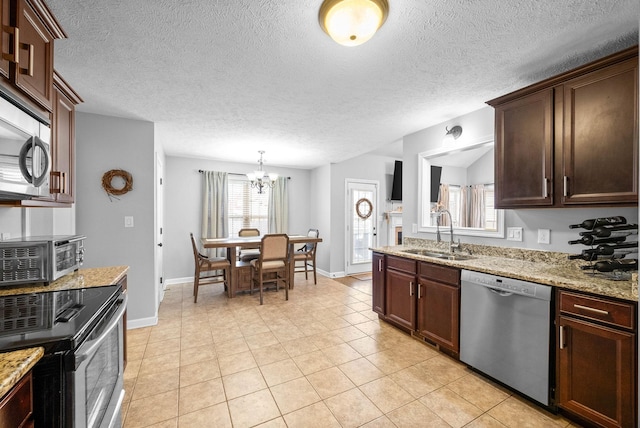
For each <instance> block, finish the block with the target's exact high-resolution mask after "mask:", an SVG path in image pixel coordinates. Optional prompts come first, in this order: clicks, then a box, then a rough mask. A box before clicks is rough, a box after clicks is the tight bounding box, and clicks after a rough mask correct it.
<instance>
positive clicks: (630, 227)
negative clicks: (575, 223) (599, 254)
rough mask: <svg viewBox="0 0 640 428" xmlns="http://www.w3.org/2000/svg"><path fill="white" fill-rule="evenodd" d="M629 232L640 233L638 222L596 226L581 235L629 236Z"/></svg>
mask: <svg viewBox="0 0 640 428" xmlns="http://www.w3.org/2000/svg"><path fill="white" fill-rule="evenodd" d="M629 233H631V234H633V235H637V234H638V225H637V224H618V225H604V226H597V227H594V228H593V230H588V231H585V232H580V234H579V235H580V236H593V237H594V238H608V237H610V236H627V235H628V234H629Z"/></svg>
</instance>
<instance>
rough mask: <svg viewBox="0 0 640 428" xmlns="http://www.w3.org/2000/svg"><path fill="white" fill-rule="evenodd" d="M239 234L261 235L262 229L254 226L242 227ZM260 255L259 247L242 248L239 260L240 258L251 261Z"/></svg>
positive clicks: (243, 235)
mask: <svg viewBox="0 0 640 428" xmlns="http://www.w3.org/2000/svg"><path fill="white" fill-rule="evenodd" d="M238 236H239V237H241V238H242V237H246V236H260V230H258V229H254V228H245V229H240V230H239V231H238ZM259 256H260V249H259V248H258V247H255V248H241V249H240V254H239V256H238V260H240V261H241V262H250V261H251V260H254V259H257V258H258V257H259Z"/></svg>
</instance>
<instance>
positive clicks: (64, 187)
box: [60, 172, 67, 193]
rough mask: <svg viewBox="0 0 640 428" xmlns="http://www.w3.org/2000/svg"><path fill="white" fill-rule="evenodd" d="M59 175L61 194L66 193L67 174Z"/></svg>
mask: <svg viewBox="0 0 640 428" xmlns="http://www.w3.org/2000/svg"><path fill="white" fill-rule="evenodd" d="M60 174H62V192H61V193H67V173H66V172H61V173H60Z"/></svg>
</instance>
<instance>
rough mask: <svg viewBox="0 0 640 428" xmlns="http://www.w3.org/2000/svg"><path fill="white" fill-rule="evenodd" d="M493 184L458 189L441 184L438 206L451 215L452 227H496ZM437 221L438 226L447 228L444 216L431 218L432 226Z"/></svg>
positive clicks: (496, 214)
mask: <svg viewBox="0 0 640 428" xmlns="http://www.w3.org/2000/svg"><path fill="white" fill-rule="evenodd" d="M493 204H494V186H493V184H485V185H482V184H477V185H473V186H464V187H460V186H457V185H449V184H441V185H440V196H439V199H438V205H440V206H443V207H445V208H446V209H447V210H449V212H450V213H451V219H452V220H453V227H472V228H483V226H482V225H484V229H489V230H495V229H497V227H498V213H497V211H496V209H495V207H494V205H493ZM438 220H439V222H440V226H448V225H449V219H448V218H447V217H446V216H440V218H439V219H438V217H433V218H431V220H430V224H431V225H432V226H435V225H436V222H437V221H438Z"/></svg>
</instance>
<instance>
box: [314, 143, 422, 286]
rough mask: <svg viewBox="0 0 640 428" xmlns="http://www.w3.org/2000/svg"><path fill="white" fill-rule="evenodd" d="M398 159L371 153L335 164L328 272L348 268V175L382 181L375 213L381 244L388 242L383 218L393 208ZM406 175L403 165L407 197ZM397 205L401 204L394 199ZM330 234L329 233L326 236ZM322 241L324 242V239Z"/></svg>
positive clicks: (332, 173) (333, 168)
mask: <svg viewBox="0 0 640 428" xmlns="http://www.w3.org/2000/svg"><path fill="white" fill-rule="evenodd" d="M395 161H396V159H395V158H391V157H387V156H378V155H370V154H367V155H362V156H358V157H355V158H352V159H348V160H346V161H344V162H340V163H335V164H331V193H330V195H327V196H328V198H329V200H330V204H331V207H330V210H331V232H330V242H331V252H330V255H329V266H328V269H327V272H329V273H331V274H336V275H341V274H342V273H343V272H344V271H345V236H346V230H345V228H346V225H345V220H346V219H345V209H346V207H345V180H346V179H348V178H352V179H364V180H377V181H378V182H379V187H378V206H377V207H374V211H375V212H374V215H375V216H376V219H377V220H378V225H377V229H378V238H379V239H378V244H377V246H379V245H387V242H386V240H387V225H386V222H385V221H383V220H382V215H383V213H384V212H386V211H390V210H391V208H392V204H391V202H390V201H389V197H390V196H391V182H392V177H393V169H394V166H395ZM390 176H391V177H390ZM406 177H407V175H405V174H404V165H403V182H402V185H403V198H404V196H405V193H404V186H405V185H406V184H405V179H406ZM416 177H417V175H416ZM409 180H411V181H414V180H415V178H409ZM393 205H398V204H397V203H394V204H393ZM326 235H327V234H326V233H325V234H324V236H326ZM321 245H322V246H324V243H323V244H321ZM320 248H321V247H320V246H319V247H318V252H320Z"/></svg>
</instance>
